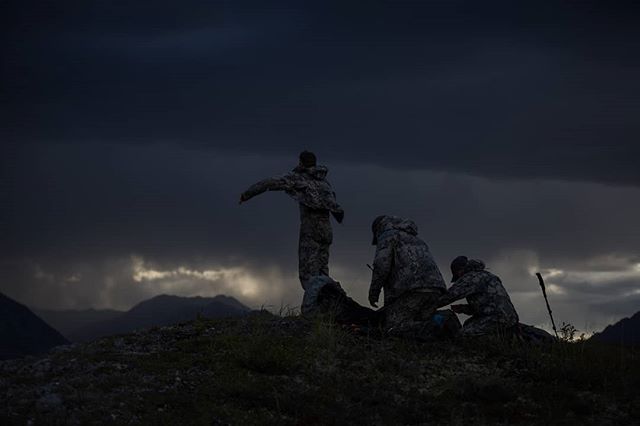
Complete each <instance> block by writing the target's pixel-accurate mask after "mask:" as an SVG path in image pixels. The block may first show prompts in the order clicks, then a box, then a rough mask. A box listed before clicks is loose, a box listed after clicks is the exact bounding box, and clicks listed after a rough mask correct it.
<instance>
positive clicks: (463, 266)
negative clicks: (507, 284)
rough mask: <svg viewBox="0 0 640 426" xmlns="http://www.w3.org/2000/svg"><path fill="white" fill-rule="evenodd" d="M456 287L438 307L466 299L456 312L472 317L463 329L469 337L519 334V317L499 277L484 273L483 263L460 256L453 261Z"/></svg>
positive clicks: (445, 296) (485, 271)
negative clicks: (464, 303) (465, 302)
mask: <svg viewBox="0 0 640 426" xmlns="http://www.w3.org/2000/svg"><path fill="white" fill-rule="evenodd" d="M451 273H452V278H451V281H453V282H454V283H453V285H452V286H451V287H449V289H448V290H447V293H446V294H445V295H444V296H442V297H441V298H440V300H439V302H438V306H439V307H440V306H446V305H449V304H450V303H453V302H455V301H456V300H460V299H463V298H466V299H467V303H468V304H466V305H454V306H452V309H453V311H454V312H456V313H461V314H466V315H470V316H471V318H468V319H467V320H466V321H465V322H464V325H463V327H462V333H463V334H464V335H467V336H482V335H487V334H496V333H501V332H505V333H511V332H515V331H517V329H516V326H517V325H518V314H517V313H516V309H515V308H514V307H513V304H512V303H511V299H510V298H509V294H508V293H507V290H505V288H504V286H503V285H502V281H500V278H498V277H497V276H496V275H494V274H492V273H491V272H489V271H487V270H485V265H484V263H483V262H482V261H480V260H475V259H467V257H466V256H458V257H456V258H455V259H454V260H453V262H451Z"/></svg>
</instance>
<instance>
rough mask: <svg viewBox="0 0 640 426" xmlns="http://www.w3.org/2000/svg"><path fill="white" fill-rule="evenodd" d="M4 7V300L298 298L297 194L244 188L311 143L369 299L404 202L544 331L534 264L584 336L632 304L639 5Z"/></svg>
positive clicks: (100, 303)
mask: <svg viewBox="0 0 640 426" xmlns="http://www.w3.org/2000/svg"><path fill="white" fill-rule="evenodd" d="M3 7H4V11H3V12H4V13H2V14H0V20H2V22H0V23H1V24H2V25H1V27H2V28H0V31H2V34H3V36H2V44H1V47H0V48H1V49H2V52H1V53H2V57H3V62H2V65H1V68H0V73H1V76H0V77H1V81H2V82H3V83H2V97H1V99H0V108H1V111H0V113H2V114H1V116H0V138H2V142H3V146H2V156H1V157H0V188H1V190H2V197H0V203H1V205H0V207H1V209H0V239H2V241H3V244H2V245H1V246H0V283H1V285H2V287H0V290H2V291H6V292H7V293H8V294H9V295H10V296H12V297H16V298H17V299H18V300H21V301H23V302H25V303H29V304H32V305H37V306H42V307H61V308H69V307H77V308H85V307H88V306H96V307H117V308H122V309H123V308H127V307H129V306H131V305H132V304H133V303H136V302H138V301H140V300H142V299H144V298H147V297H150V296H153V295H155V294H158V293H161V292H169V293H175V294H183V295H194V294H215V293H218V292H224V293H227V294H231V295H234V296H237V297H240V298H244V299H243V300H245V301H247V303H249V304H251V305H252V306H256V305H257V306H259V305H260V304H261V303H270V304H275V305H277V304H278V303H280V302H282V301H284V302H286V303H289V304H297V303H298V302H299V300H300V296H301V290H300V288H299V283H298V282H297V280H296V275H297V272H296V265H297V259H296V245H297V232H298V229H297V228H298V225H297V222H298V213H297V207H296V205H295V203H294V202H293V201H291V200H290V199H289V198H288V197H287V196H286V195H283V194H268V195H264V196H263V197H259V198H257V199H255V200H252V201H251V202H250V203H247V204H245V205H243V206H241V207H239V206H237V200H238V196H239V193H240V191H242V190H243V189H245V188H246V186H248V185H249V184H251V183H253V182H254V181H256V180H258V179H260V178H262V177H266V176H271V175H273V174H278V173H284V172H286V171H288V170H290V169H291V167H292V166H293V165H294V163H295V161H296V158H295V156H296V154H297V153H298V152H299V151H301V150H302V149H305V148H309V149H312V150H314V151H316V152H317V153H318V154H319V158H320V160H321V162H323V163H327V164H328V165H329V166H330V170H331V174H330V176H329V177H330V179H331V181H332V182H333V184H334V186H335V188H336V190H337V192H338V198H339V201H340V202H341V203H342V204H343V206H344V208H345V210H346V212H347V216H346V220H345V223H344V224H343V225H341V226H337V227H336V228H335V243H334V245H333V247H332V253H331V256H332V257H331V268H332V275H333V276H334V277H335V278H337V279H339V280H341V281H342V283H343V285H344V286H345V288H346V289H347V290H348V292H349V294H350V295H351V294H352V295H354V297H356V299H357V300H359V301H365V300H366V289H367V285H368V279H369V272H368V270H367V269H366V267H365V264H366V263H368V262H370V261H371V256H372V254H373V248H372V247H371V246H370V245H369V242H370V235H369V232H370V231H369V224H370V222H371V220H372V219H373V217H375V216H376V215H378V214H381V213H391V214H398V215H402V216H406V217H410V218H413V219H414V220H416V221H417V222H418V225H419V227H420V230H421V231H420V232H421V235H422V236H423V237H424V238H425V239H426V241H428V242H429V244H430V245H431V247H432V249H433V252H434V255H435V257H436V260H437V261H438V263H439V265H440V266H441V268H442V270H443V272H445V275H447V276H448V274H447V273H446V272H447V271H448V269H447V268H448V263H449V261H450V260H451V259H452V258H453V257H454V256H456V255H459V254H467V255H469V256H473V257H480V258H483V259H484V260H486V261H487V264H488V265H489V266H490V267H491V268H492V270H494V271H496V272H497V273H499V274H500V276H501V277H503V280H504V282H505V284H506V285H507V287H508V289H509V291H510V292H511V293H512V294H513V296H514V302H515V303H516V307H517V308H518V310H519V312H520V313H521V316H522V319H523V320H524V321H526V322H531V323H536V324H540V323H544V322H545V321H546V310H545V308H544V305H542V304H541V303H540V301H541V300H540V295H539V293H538V288H537V283H536V281H535V277H534V276H533V275H532V273H533V272H534V271H536V270H541V271H543V272H545V274H547V275H548V280H549V283H550V284H553V286H554V287H553V290H550V296H551V297H552V301H553V302H554V303H557V305H554V308H555V307H556V306H557V308H558V312H559V316H560V317H561V319H568V320H570V321H572V322H574V323H576V325H577V326H579V327H583V326H586V327H587V328H589V329H591V328H597V327H599V326H602V325H604V324H606V323H607V322H609V321H610V320H611V319H612V318H614V317H619V316H621V315H630V314H632V313H633V312H634V310H637V304H636V305H634V303H635V302H636V301H637V294H636V293H634V292H636V291H637V287H636V285H637V284H636V283H638V282H640V278H639V277H638V273H636V271H637V265H638V264H639V263H640V260H639V258H638V256H640V254H639V253H638V248H637V241H638V239H639V238H640V227H639V226H638V224H637V217H638V216H639V215H640V194H639V192H638V191H639V189H638V188H637V186H638V184H640V172H639V170H640V168H638V167H637V158H638V156H639V155H640V146H639V145H638V143H637V140H638V137H639V136H640V127H639V126H640V124H639V123H638V120H637V117H638V116H639V113H640V80H638V79H637V75H638V72H639V71H640V70H639V68H640V61H639V56H638V54H637V52H638V51H640V44H639V41H640V35H639V33H638V32H637V29H636V25H637V18H638V16H639V14H638V6H637V5H635V4H634V3H632V2H596V1H591V2H560V1H537V2H506V1H505V2H501V1H491V2H477V1H467V2H461V1H440V2H393V3H391V2H386V3H381V2H366V3H364V2H363V3H362V4H360V5H355V4H354V3H350V5H348V6H347V5H345V4H344V2H340V3H338V4H331V3H330V2H304V5H302V3H301V2H295V3H294V2H292V3H290V4H285V3H281V4H279V5H278V6H274V5H272V4H271V3H269V4H268V5H267V4H266V3H265V2H237V1H233V2H231V1H230V2H199V3H198V2H195V1H187V2H180V4H178V3H176V2H159V1H154V2H147V1H138V2H133V3H132V2H101V1H78V2H27V1H25V2H4V3H3ZM479 176H481V177H479ZM496 177H498V178H500V179H495V178H496ZM603 183H604V184H607V185H603ZM612 184H613V185H612ZM614 185H626V186H614ZM607 271H608V272H611V274H609V275H606V274H605V275H603V274H602V272H607ZM554 274H555V275H554ZM136 276H138V277H143V278H139V279H138V280H136V279H134V277H136ZM603 277H604V278H603ZM258 282H259V283H260V284H259V286H258V284H257V283H258ZM256 286H258V287H256ZM634 306H635V308H634ZM614 319H615V318H614Z"/></svg>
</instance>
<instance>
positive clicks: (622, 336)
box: [591, 311, 640, 345]
mask: <svg viewBox="0 0 640 426" xmlns="http://www.w3.org/2000/svg"><path fill="white" fill-rule="evenodd" d="M591 339H592V340H594V341H597V342H604V343H616V344H622V345H640V311H639V312H636V313H635V314H634V315H633V316H631V317H630V318H623V319H621V320H620V321H618V322H617V323H615V324H612V325H608V326H607V327H606V328H605V329H604V330H602V331H601V332H600V333H596V334H594V335H593V337H591Z"/></svg>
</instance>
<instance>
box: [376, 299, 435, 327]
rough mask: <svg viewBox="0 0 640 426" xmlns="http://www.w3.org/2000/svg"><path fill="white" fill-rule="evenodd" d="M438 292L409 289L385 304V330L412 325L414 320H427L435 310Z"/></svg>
mask: <svg viewBox="0 0 640 426" xmlns="http://www.w3.org/2000/svg"><path fill="white" fill-rule="evenodd" d="M440 295H441V293H440V292H431V291H409V292H407V293H405V294H403V295H401V296H400V297H398V298H397V299H396V300H394V301H393V302H392V303H390V304H389V305H385V307H384V308H383V309H382V310H383V311H384V326H385V328H386V329H387V330H390V329H394V328H395V329H404V328H407V327H413V326H414V325H415V324H414V323H416V322H424V321H428V320H429V319H430V318H431V315H433V313H434V311H435V310H436V304H437V302H438V300H439V298H440Z"/></svg>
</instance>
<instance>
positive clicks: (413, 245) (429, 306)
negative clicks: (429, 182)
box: [369, 216, 446, 329]
mask: <svg viewBox="0 0 640 426" xmlns="http://www.w3.org/2000/svg"><path fill="white" fill-rule="evenodd" d="M371 231H372V232H373V242H372V244H373V245H375V246H376V254H375V259H374V261H373V276H372V278H371V286H370V287H369V303H370V304H371V306H373V307H377V303H378V299H379V298H380V292H381V291H382V290H383V289H384V305H385V306H384V308H383V311H384V322H385V327H386V328H387V329H392V328H395V329H404V328H414V327H415V326H416V322H420V321H426V320H428V318H430V316H431V315H432V314H433V312H434V311H435V303H436V302H437V301H438V300H439V298H440V296H441V295H442V294H444V292H445V291H446V285H445V283H444V279H443V278H442V274H441V273H440V270H439V269H438V265H437V264H436V262H435V260H434V259H433V256H432V255H431V252H430V250H429V246H428V245H427V243H425V242H424V241H422V240H421V239H420V238H419V237H418V227H417V226H416V224H415V223H414V222H413V221H411V220H408V219H402V218H399V217H396V216H378V217H377V218H376V219H375V220H374V221H373V224H372V225H371Z"/></svg>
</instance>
